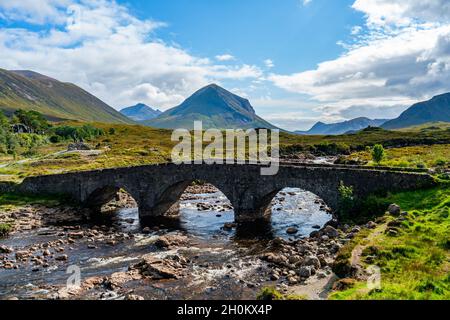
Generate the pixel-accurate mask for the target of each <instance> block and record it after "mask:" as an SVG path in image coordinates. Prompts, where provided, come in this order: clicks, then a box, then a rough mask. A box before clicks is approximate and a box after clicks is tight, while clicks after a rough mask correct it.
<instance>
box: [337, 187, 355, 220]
mask: <svg viewBox="0 0 450 320" xmlns="http://www.w3.org/2000/svg"><path fill="white" fill-rule="evenodd" d="M338 192H339V211H340V212H341V213H342V214H344V215H348V214H350V212H351V211H352V210H353V208H354V207H355V196H354V190H353V187H352V186H346V185H345V184H344V182H343V181H341V182H340V184H339V187H338Z"/></svg>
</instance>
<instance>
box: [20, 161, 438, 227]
mask: <svg viewBox="0 0 450 320" xmlns="http://www.w3.org/2000/svg"><path fill="white" fill-rule="evenodd" d="M260 169H261V166H259V165H206V164H204V165H194V164H188V165H175V164H163V165H149V166H140V167H130V168H116V169H106V170H96V171H89V172H76V173H68V174H58V175H48V176H39V177H32V178H27V179H25V180H24V181H23V183H22V184H21V185H20V186H18V190H19V191H20V192H26V193H37V194H39V193H45V194H64V195H69V196H71V197H72V198H73V199H74V200H76V201H78V202H80V203H82V204H83V205H85V206H87V207H91V208H94V209H96V208H100V207H101V206H102V205H103V204H105V203H107V202H109V201H110V200H111V199H112V198H113V197H114V196H115V194H116V192H117V191H118V190H119V189H124V190H126V191H127V192H128V193H130V194H131V196H133V198H134V199H135V200H136V202H137V203H138V205H139V214H140V216H141V217H143V218H144V217H156V216H162V215H165V214H166V213H167V212H168V211H169V210H170V209H173V208H174V206H176V205H177V203H178V201H179V199H180V196H181V194H182V193H183V192H184V190H185V189H186V187H187V186H188V185H189V184H190V183H191V182H192V181H194V180H202V181H205V182H208V183H211V184H213V185H214V186H216V187H217V188H218V189H220V190H221V191H222V192H223V193H224V194H225V195H226V196H227V197H228V199H229V200H230V202H231V203H232V205H233V207H234V211H235V218H236V220H237V221H248V220H256V219H261V218H265V217H266V216H267V212H268V210H267V208H268V206H269V205H270V203H271V201H272V199H273V197H274V196H275V195H276V194H277V193H278V192H279V191H280V190H282V189H284V188H286V187H292V188H301V189H303V190H307V191H310V192H312V193H314V194H316V195H317V196H319V197H321V198H322V199H323V200H324V201H325V202H326V203H327V204H328V205H329V206H330V207H331V208H336V207H337V204H338V200H339V192H338V186H339V184H340V182H341V181H342V182H343V183H344V184H345V185H347V186H353V188H354V192H355V195H356V196H357V197H360V198H364V197H366V196H368V195H369V194H372V193H375V192H379V191H386V192H387V191H391V192H394V191H401V190H411V189H417V188H424V187H429V186H432V185H433V184H434V180H433V178H432V177H431V176H429V175H427V174H419V173H404V172H395V171H383V170H369V169H359V168H358V169H356V168H342V167H339V168H333V167H329V166H323V167H321V166H320V165H317V166H289V165H282V166H281V167H280V170H279V172H278V174H277V175H274V176H262V175H261V174H260Z"/></svg>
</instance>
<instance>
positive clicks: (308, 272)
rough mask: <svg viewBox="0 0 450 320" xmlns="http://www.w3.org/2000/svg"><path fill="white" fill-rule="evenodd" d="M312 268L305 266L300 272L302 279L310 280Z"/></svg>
mask: <svg viewBox="0 0 450 320" xmlns="http://www.w3.org/2000/svg"><path fill="white" fill-rule="evenodd" d="M311 269H312V267H311V266H303V267H300V269H299V270H298V275H299V276H300V277H302V278H309V277H311V275H312V272H311Z"/></svg>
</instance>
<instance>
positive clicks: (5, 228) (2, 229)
mask: <svg viewBox="0 0 450 320" xmlns="http://www.w3.org/2000/svg"><path fill="white" fill-rule="evenodd" d="M12 227H13V226H12V224H10V223H0V238H1V237H4V236H7V235H8V234H9V233H10V232H11V230H12Z"/></svg>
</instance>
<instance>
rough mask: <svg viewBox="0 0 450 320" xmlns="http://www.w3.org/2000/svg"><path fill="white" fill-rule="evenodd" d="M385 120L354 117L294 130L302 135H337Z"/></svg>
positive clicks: (378, 123)
mask: <svg viewBox="0 0 450 320" xmlns="http://www.w3.org/2000/svg"><path fill="white" fill-rule="evenodd" d="M386 121H387V120H385V119H376V120H371V119H368V118H356V119H353V120H348V121H344V122H338V123H332V124H326V123H323V122H317V123H316V124H315V125H314V126H313V127H312V128H311V129H310V130H308V131H296V132H295V133H297V134H303V135H339V134H344V133H349V132H357V131H360V130H362V129H365V128H367V127H379V126H381V125H382V124H383V123H385V122H386Z"/></svg>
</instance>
